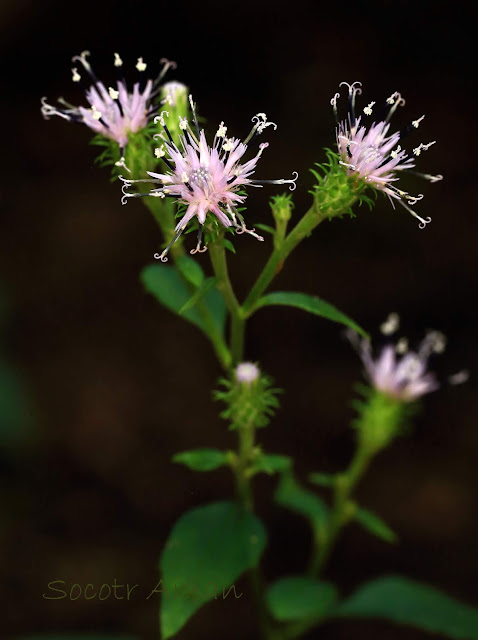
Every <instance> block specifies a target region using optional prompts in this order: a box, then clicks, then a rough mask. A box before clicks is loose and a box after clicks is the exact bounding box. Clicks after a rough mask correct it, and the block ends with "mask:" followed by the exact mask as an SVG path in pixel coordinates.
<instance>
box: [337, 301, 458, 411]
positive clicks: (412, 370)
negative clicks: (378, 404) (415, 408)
mask: <svg viewBox="0 0 478 640" xmlns="http://www.w3.org/2000/svg"><path fill="white" fill-rule="evenodd" d="M399 325H400V318H399V316H398V315H397V314H396V313H391V314H390V315H389V316H388V318H387V320H386V321H385V322H384V323H383V324H382V325H381V326H380V330H381V332H382V335H383V336H386V337H388V338H390V337H393V336H394V335H395V334H396V332H397V331H398V329H399ZM347 337H348V338H349V340H350V341H351V342H352V344H353V345H354V346H355V347H356V349H357V351H358V352H359V355H360V357H361V359H362V362H363V364H364V366H365V373H366V375H367V377H368V378H369V380H370V382H371V384H372V386H373V387H374V388H375V389H376V390H377V391H380V392H382V393H385V394H386V395H389V396H391V397H393V398H395V399H397V400H400V401H402V402H412V401H414V400H417V399H418V398H420V397H421V396H423V395H425V394H427V393H430V392H431V391H435V390H436V389H438V387H439V386H440V385H439V382H438V380H437V378H436V376H435V374H434V373H432V372H430V371H429V370H428V361H429V358H430V356H431V355H432V354H433V353H443V351H444V350H445V347H446V338H445V336H444V335H443V334H442V333H440V332H439V331H429V332H427V334H426V335H425V337H424V339H423V340H422V342H421V343H420V345H419V347H418V349H417V351H410V350H409V349H408V340H407V339H406V338H400V339H399V340H398V341H396V342H394V343H387V344H385V346H383V347H382V349H381V351H380V353H379V355H378V356H377V357H376V358H375V359H374V358H373V356H372V349H371V345H370V341H369V340H368V339H366V338H362V339H361V338H359V336H358V335H357V333H355V331H348V332H347ZM467 379H468V374H467V372H466V371H460V372H459V373H456V374H454V375H452V376H450V377H449V378H448V382H449V383H450V384H461V383H462V382H465V381H466V380H467Z"/></svg>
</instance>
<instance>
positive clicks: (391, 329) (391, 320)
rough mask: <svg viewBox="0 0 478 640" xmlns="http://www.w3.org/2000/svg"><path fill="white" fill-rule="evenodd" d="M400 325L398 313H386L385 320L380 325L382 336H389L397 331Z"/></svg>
mask: <svg viewBox="0 0 478 640" xmlns="http://www.w3.org/2000/svg"><path fill="white" fill-rule="evenodd" d="M399 326H400V316H399V315H398V313H395V312H392V313H390V314H389V315H388V317H387V319H386V320H385V322H383V323H382V324H381V325H380V331H381V332H382V333H383V335H384V336H390V335H392V333H395V331H397V329H398V327H399Z"/></svg>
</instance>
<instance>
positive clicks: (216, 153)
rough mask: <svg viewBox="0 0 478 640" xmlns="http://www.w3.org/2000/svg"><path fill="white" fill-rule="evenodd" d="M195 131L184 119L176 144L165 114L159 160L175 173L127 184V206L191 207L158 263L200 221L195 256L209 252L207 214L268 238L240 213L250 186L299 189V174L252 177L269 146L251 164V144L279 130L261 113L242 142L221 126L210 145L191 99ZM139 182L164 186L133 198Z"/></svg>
mask: <svg viewBox="0 0 478 640" xmlns="http://www.w3.org/2000/svg"><path fill="white" fill-rule="evenodd" d="M189 101H190V104H191V110H192V114H193V120H194V125H195V131H194V132H193V130H192V129H191V127H190V125H189V123H188V121H187V119H186V118H180V122H179V127H180V129H181V130H182V134H181V136H180V139H179V142H178V144H177V145H176V144H175V142H174V141H173V139H172V137H171V134H170V132H169V130H168V127H167V126H166V124H165V121H164V114H165V113H166V115H168V114H167V112H164V111H163V112H162V113H161V114H160V115H159V116H157V117H156V118H155V122H156V121H159V122H160V124H161V126H162V127H163V129H164V133H160V134H156V136H155V137H156V138H157V139H159V140H160V141H161V145H160V146H159V147H158V148H157V149H156V151H155V155H156V157H157V158H161V159H162V160H163V161H164V163H165V164H166V166H167V168H168V169H169V171H166V172H165V173H155V172H153V171H148V175H150V176H151V179H150V180H148V179H146V180H139V181H135V180H129V179H127V178H123V177H121V176H120V177H121V179H122V180H123V183H124V184H123V198H122V203H123V204H126V202H127V199H128V198H140V197H143V196H145V195H147V196H155V197H159V198H165V197H170V198H176V199H177V200H178V201H179V202H181V203H183V204H185V205H187V209H186V212H185V214H184V215H183V217H182V218H181V219H180V221H179V222H178V224H177V225H176V229H175V231H176V233H175V237H174V238H173V240H172V241H171V243H170V244H169V245H168V246H167V247H166V249H164V251H163V252H162V253H161V254H160V255H159V254H155V256H154V257H155V258H157V259H159V260H162V261H163V262H166V261H167V253H168V251H169V249H170V247H171V246H172V244H173V243H174V242H176V240H177V239H178V238H179V236H180V235H181V234H182V233H183V231H184V229H185V228H186V226H187V224H188V222H189V221H190V220H191V219H192V218H193V217H194V216H196V217H197V218H198V221H199V234H198V241H197V246H196V248H195V249H193V250H192V251H191V253H196V252H198V251H199V252H203V251H205V250H206V247H203V248H202V249H201V238H202V229H203V225H204V222H205V220H206V216H207V214H208V213H209V214H212V215H213V216H215V217H216V218H217V220H218V221H219V222H220V223H221V224H222V225H223V226H224V227H230V226H232V225H233V226H234V227H235V229H236V233H244V232H246V233H249V234H251V235H253V236H254V237H255V238H257V239H258V240H263V238H262V237H261V236H259V235H257V234H256V233H255V232H254V229H247V228H246V225H245V222H244V219H243V218H242V216H241V214H240V213H239V211H238V210H237V206H238V205H241V204H243V203H244V201H245V200H246V194H245V193H244V191H243V188H244V187H247V186H256V187H261V186H262V185H263V184H266V183H267V184H289V185H290V186H289V188H290V190H291V191H293V190H294V189H295V182H296V180H297V177H298V174H297V172H294V174H293V175H295V177H294V178H293V179H291V180H284V179H279V180H255V179H252V178H251V176H252V174H253V173H254V172H255V170H256V165H257V163H258V161H259V158H260V157H261V155H262V152H263V151H264V149H265V148H266V147H267V146H268V143H267V142H264V143H262V144H260V145H259V150H258V151H257V152H256V154H255V155H254V156H253V157H252V158H250V159H249V160H246V159H245V156H246V154H247V152H248V151H249V147H250V143H251V142H252V141H253V140H254V139H255V138H256V137H257V136H258V135H260V134H261V133H262V132H263V131H264V129H265V128H266V127H268V126H271V125H272V126H273V127H274V129H276V128H277V125H276V124H274V123H273V122H268V121H267V118H266V115H265V114H264V113H259V114H257V115H256V116H254V117H253V118H252V120H253V122H254V123H255V124H254V126H253V127H252V130H251V132H250V133H249V135H248V136H247V138H246V139H245V140H244V141H243V142H241V141H240V140H239V139H238V138H233V137H231V138H227V137H226V132H227V127H225V126H224V123H223V122H221V124H220V125H219V128H218V130H217V132H216V135H215V136H214V141H213V144H212V146H209V144H208V142H207V140H206V134H205V133H204V130H199V127H198V124H197V117H196V111H195V106H194V103H193V102H192V98H191V96H189ZM134 182H152V183H156V184H157V185H158V186H157V187H155V188H154V189H152V190H151V191H149V192H148V193H146V194H144V193H130V192H129V191H128V190H127V189H128V188H129V187H131V185H132V184H133V183H134Z"/></svg>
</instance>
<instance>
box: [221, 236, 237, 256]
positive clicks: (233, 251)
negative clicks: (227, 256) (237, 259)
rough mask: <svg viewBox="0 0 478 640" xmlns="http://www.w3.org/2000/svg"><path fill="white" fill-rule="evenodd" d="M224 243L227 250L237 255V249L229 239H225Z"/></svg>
mask: <svg viewBox="0 0 478 640" xmlns="http://www.w3.org/2000/svg"><path fill="white" fill-rule="evenodd" d="M223 242H224V246H225V247H226V249H228V250H229V251H230V252H231V253H236V248H235V247H234V245H233V244H232V242H231V241H230V240H228V239H227V238H224V241H223Z"/></svg>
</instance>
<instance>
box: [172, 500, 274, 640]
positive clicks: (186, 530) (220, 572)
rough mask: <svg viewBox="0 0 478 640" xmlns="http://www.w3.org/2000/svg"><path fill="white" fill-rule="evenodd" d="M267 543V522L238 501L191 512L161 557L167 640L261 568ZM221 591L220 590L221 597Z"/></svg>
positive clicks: (173, 532)
mask: <svg viewBox="0 0 478 640" xmlns="http://www.w3.org/2000/svg"><path fill="white" fill-rule="evenodd" d="M265 544H266V533H265V530H264V527H263V526H262V524H261V522H260V521H259V520H258V518H256V517H255V516H254V515H252V514H251V513H248V512H246V511H244V510H243V509H241V508H240V507H239V506H238V505H236V504H235V503H233V502H216V503H214V504H209V505H206V506H205V507H199V508H197V509H193V510H192V511H188V512H187V513H185V514H184V515H183V516H182V517H181V518H180V519H179V520H178V522H177V523H176V524H175V525H174V528H173V530H172V532H171V535H170V536H169V539H168V542H167V544H166V547H165V549H164V551H163V553H162V555H161V561H160V566H161V572H162V579H163V581H164V591H163V595H162V597H161V613H160V621H161V634H162V635H161V637H162V638H163V640H167V638H170V637H171V636H173V635H175V634H176V633H177V632H178V631H179V630H180V629H181V628H182V627H183V626H184V624H185V623H186V622H187V621H188V620H189V618H190V617H191V616H192V615H193V613H195V612H196V611H197V610H198V609H199V608H200V607H201V606H202V605H203V604H204V603H205V602H207V601H209V600H211V599H213V598H217V597H219V596H218V595H217V593H220V594H222V595H221V597H224V591H223V590H225V591H227V590H228V589H229V588H230V587H231V584H232V583H234V581H235V580H237V579H238V578H239V577H240V575H241V574H242V573H244V571H246V570H247V569H250V568H252V567H254V566H256V565H257V563H258V561H259V558H260V556H261V553H262V551H263V550H264V547H265ZM215 592H217V593H216V594H215Z"/></svg>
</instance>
